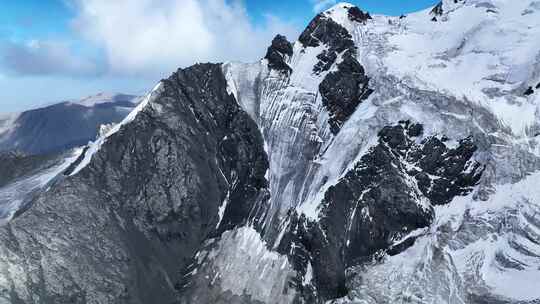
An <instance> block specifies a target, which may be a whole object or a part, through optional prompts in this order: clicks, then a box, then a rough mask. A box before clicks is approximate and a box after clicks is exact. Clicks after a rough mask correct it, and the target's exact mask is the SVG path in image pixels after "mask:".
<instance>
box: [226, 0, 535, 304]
mask: <svg viewBox="0 0 540 304" xmlns="http://www.w3.org/2000/svg"><path fill="white" fill-rule="evenodd" d="M347 7H349V5H348V4H338V5H336V6H335V7H334V8H332V9H330V10H328V11H327V12H325V13H324V14H325V16H327V17H329V18H332V19H333V20H335V21H336V22H338V23H340V24H342V25H343V26H344V27H345V28H346V29H347V30H348V31H349V33H350V34H351V35H352V37H353V40H354V42H355V44H356V46H357V47H358V60H359V61H360V62H361V64H362V65H363V66H364V67H365V69H366V72H367V74H368V76H369V77H370V78H371V81H370V87H371V88H372V89H374V91H375V92H374V93H373V94H372V95H371V96H370V98H369V99H368V100H366V101H364V102H363V103H362V104H361V105H360V106H358V108H357V109H356V112H355V113H354V114H353V115H352V116H351V117H350V118H349V120H348V121H347V122H346V123H345V124H344V126H343V127H342V129H341V131H340V132H339V133H338V134H337V135H336V136H332V135H331V134H330V132H329V130H328V123H327V119H328V114H327V112H326V111H325V109H324V107H323V106H322V102H321V98H320V96H319V94H318V85H319V84H320V82H321V81H322V79H324V76H325V74H324V73H323V74H321V75H314V74H313V72H312V71H313V65H314V64H315V63H316V62H317V59H316V55H318V54H319V53H320V52H321V51H322V50H323V49H324V46H321V47H318V48H303V47H302V46H301V44H300V43H299V42H297V43H295V45H294V54H293V55H292V56H291V58H288V63H289V65H290V66H291V68H292V70H293V72H292V74H291V76H290V80H287V79H286V78H284V77H283V76H280V75H279V73H277V72H275V71H268V69H267V67H266V64H267V62H266V61H265V60H263V61H261V62H260V63H256V64H238V63H228V64H225V65H224V71H225V74H226V77H227V80H228V84H229V90H230V92H231V93H233V94H234V95H235V96H236V97H237V100H238V101H239V103H240V104H241V105H242V106H243V107H244V109H245V110H246V111H248V112H249V113H250V115H251V116H252V117H254V119H255V120H256V121H257V123H258V124H259V126H260V128H261V130H262V133H263V136H264V139H265V145H266V150H267V153H268V156H269V160H270V169H269V172H268V175H267V178H268V179H269V182H270V191H271V201H270V204H271V206H272V208H271V213H272V214H275V215H276V216H277V217H278V218H280V219H282V220H285V218H286V217H285V216H284V213H285V212H286V211H287V210H288V208H295V209H296V210H297V211H298V212H301V213H303V214H305V215H306V216H307V217H308V218H311V219H313V220H316V219H317V218H318V216H319V206H320V204H321V201H322V199H323V198H324V193H325V192H326V190H327V189H328V187H330V186H331V185H334V184H336V183H337V181H338V180H339V178H340V177H342V176H343V175H344V174H345V173H346V172H347V170H348V169H350V168H352V167H353V166H354V164H355V163H356V161H357V160H359V158H360V157H362V156H363V155H364V154H365V153H366V152H367V151H368V149H369V148H370V147H371V146H373V145H374V144H375V143H376V142H377V136H376V134H377V132H378V131H379V130H380V129H381V128H382V127H384V126H386V125H393V124H395V123H396V122H397V121H399V120H403V119H409V120H413V121H417V122H420V123H422V124H423V125H424V127H425V136H430V135H446V136H448V137H449V138H450V139H451V140H453V142H455V140H458V139H460V138H464V137H467V136H469V135H473V136H474V138H475V141H476V143H477V145H478V148H479V150H478V152H477V153H476V155H475V158H476V160H478V161H480V162H481V163H483V164H485V165H486V170H485V172H484V174H483V178H482V181H481V183H480V185H479V186H478V187H477V189H476V190H475V191H474V193H472V194H471V195H469V196H467V197H458V198H456V199H455V200H454V201H453V202H451V204H450V205H449V206H445V207H436V209H435V211H436V219H435V222H434V224H433V226H432V227H431V228H430V230H428V231H419V232H415V233H418V234H420V235H422V236H421V237H420V238H418V240H417V241H416V243H415V245H414V246H413V247H411V248H410V249H408V250H407V251H405V252H403V253H402V254H399V255H397V256H394V257H388V258H386V259H385V260H384V262H382V263H374V264H373V265H367V266H363V267H361V269H354V268H353V269H350V270H349V271H350V272H356V273H358V275H357V276H356V278H357V279H354V280H352V281H351V282H349V284H350V287H351V288H352V293H351V294H352V297H351V298H350V299H349V298H347V299H342V300H340V302H342V303H394V302H396V301H397V302H399V303H401V302H410V303H472V302H476V301H477V300H478V301H480V300H483V301H487V302H486V303H495V302H496V301H499V302H501V301H502V303H507V302H509V303H513V302H517V301H536V302H538V301H540V291H539V290H540V289H539V288H538V285H537V284H538V282H540V193H539V192H538V191H539V190H538V189H540V186H539V185H540V175H539V174H540V173H539V171H540V148H539V140H540V90H536V92H535V93H534V94H531V95H529V96H526V95H525V94H524V92H525V91H526V89H527V88H528V87H529V86H532V87H534V86H536V85H537V84H539V83H540V1H531V0H512V1H510V0H484V1H477V0H472V1H457V2H454V0H445V1H444V8H445V13H444V14H443V16H438V17H437V18H438V20H437V22H434V21H431V19H432V18H433V15H431V14H430V11H431V9H428V10H425V11H421V12H418V13H415V14H411V15H408V16H407V17H406V18H399V17H388V16H373V20H369V21H367V22H366V24H361V23H354V22H351V21H350V20H349V19H348V18H347V11H346V8H347ZM338 62H339V60H338ZM333 68H334V69H335V66H334V67H333ZM451 142H452V141H451ZM315 145H320V146H321V149H319V150H318V151H322V152H320V153H318V154H316V155H315V154H310V153H309V149H310V147H314V146H315ZM306 151H307V152H306ZM283 226H286V225H282V226H281V227H283ZM281 232H282V231H276V232H275V234H277V235H281V234H280V233H281ZM278 240H279V236H278ZM535 284H536V285H535ZM248 293H249V292H248ZM351 299H354V300H351ZM400 301H401V302H400ZM536 302H535V303H536ZM268 303H271V301H270V302H268Z"/></svg>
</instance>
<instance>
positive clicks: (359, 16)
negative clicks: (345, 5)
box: [348, 6, 371, 22]
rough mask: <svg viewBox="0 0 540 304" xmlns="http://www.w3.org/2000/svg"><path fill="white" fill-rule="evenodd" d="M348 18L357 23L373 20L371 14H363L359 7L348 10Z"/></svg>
mask: <svg viewBox="0 0 540 304" xmlns="http://www.w3.org/2000/svg"><path fill="white" fill-rule="evenodd" d="M348 13H349V14H348V17H349V20H351V21H356V22H366V21H368V20H369V19H371V16H370V15H369V13H365V12H363V11H362V10H361V9H359V8H358V7H357V6H352V7H350V8H349V10H348Z"/></svg>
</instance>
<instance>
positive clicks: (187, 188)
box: [0, 64, 267, 303]
mask: <svg viewBox="0 0 540 304" xmlns="http://www.w3.org/2000/svg"><path fill="white" fill-rule="evenodd" d="M156 94H157V95H156V96H155V99H154V100H153V101H152V102H151V104H149V105H148V106H147V107H145V108H144V109H143V111H142V112H140V113H139V114H138V115H137V117H136V119H135V120H134V121H133V122H132V123H129V124H127V125H125V126H123V127H122V128H121V129H120V131H119V132H118V133H116V134H114V135H112V136H111V137H110V138H108V140H107V142H106V143H105V144H104V145H103V146H102V147H101V149H100V150H99V151H98V152H97V153H96V154H95V155H94V157H93V159H92V162H91V163H90V164H89V165H88V166H87V167H85V168H84V169H83V170H82V171H81V172H80V173H79V174H77V175H76V176H73V177H68V178H66V179H64V180H63V181H60V182H59V183H57V184H56V185H55V186H54V187H53V189H52V190H51V191H49V192H47V193H46V195H44V196H42V197H40V198H39V199H38V200H37V201H36V202H35V203H34V205H33V206H32V207H31V208H30V209H29V210H28V211H27V212H26V213H24V214H23V215H21V216H20V217H19V218H17V219H15V220H14V221H13V222H12V223H10V224H8V225H7V226H5V227H1V230H0V239H1V241H2V244H3V249H2V250H4V252H9V255H11V256H14V257H16V258H17V259H18V265H21V267H22V268H21V272H22V273H26V277H25V279H24V280H25V283H24V284H23V285H24V288H25V289H24V291H23V292H20V290H15V289H13V290H4V291H2V292H1V294H0V296H2V297H3V298H4V299H8V300H9V301H11V302H12V303H36V302H39V303H95V302H96V301H97V302H99V303H173V302H175V301H176V299H177V296H178V294H177V291H176V287H175V285H174V284H175V282H178V281H179V280H180V274H181V273H182V271H183V269H184V268H185V267H187V266H188V263H189V261H190V260H191V258H192V257H193V255H194V254H195V252H196V251H197V249H198V248H199V247H200V246H201V245H202V243H203V242H204V240H206V239H207V238H208V237H210V236H215V235H218V234H219V233H218V231H224V230H226V229H230V228H233V227H235V226H237V225H240V224H242V223H244V222H245V221H246V219H247V218H248V214H249V211H250V210H251V207H252V205H253V204H254V202H255V200H256V199H257V198H258V197H259V195H260V193H261V192H264V189H265V185H266V181H265V179H264V173H265V172H266V169H267V160H266V155H265V153H264V150H263V144H262V138H261V135H260V133H259V131H258V130H257V127H256V125H255V123H254V122H253V121H252V120H251V119H250V118H249V116H248V115H247V114H246V113H245V112H243V111H242V110H241V109H240V108H239V106H238V104H237V103H236V101H235V99H234V97H232V96H231V95H229V94H228V93H227V90H226V82H225V79H224V76H223V74H222V71H221V68H220V65H212V64H205V65H197V66H193V67H191V68H188V69H186V70H179V71H178V72H177V73H175V74H173V75H172V76H171V77H170V78H168V79H166V80H163V81H162V87H161V88H160V89H159V92H158V93H156ZM224 201H227V204H226V205H225V206H224V205H223V202H224ZM220 207H222V208H224V210H223V211H222V212H221V218H220V211H219V209H220ZM216 227H217V228H218V229H217V230H216ZM53 239H54V240H55V242H54V244H55V245H54V246H55V247H54V248H50V247H48V246H49V245H48V244H49V240H53ZM4 256H5V255H4ZM12 275H13V274H11V275H10V274H9V273H5V274H4V277H5V278H6V279H8V280H16V279H18V278H16V277H13V276H12ZM52 277H54V279H52Z"/></svg>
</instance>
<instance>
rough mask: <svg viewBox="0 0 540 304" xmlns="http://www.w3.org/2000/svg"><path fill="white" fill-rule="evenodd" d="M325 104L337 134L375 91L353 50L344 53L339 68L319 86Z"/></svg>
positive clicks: (330, 121)
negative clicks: (370, 86) (357, 108)
mask: <svg viewBox="0 0 540 304" xmlns="http://www.w3.org/2000/svg"><path fill="white" fill-rule="evenodd" d="M319 92H320V93H321V96H322V101H323V105H324V106H325V107H326V109H327V110H328V112H329V114H330V119H329V120H328V123H329V124H330V129H331V131H332V133H334V134H337V133H338V132H339V130H340V129H341V126H342V125H343V124H344V123H345V121H347V119H348V118H349V117H350V116H351V115H352V114H353V113H354V111H355V110H356V107H357V106H358V105H359V104H360V103H361V102H362V101H363V100H365V99H367V98H368V97H369V95H370V94H371V93H372V92H373V90H371V89H370V88H369V78H368V77H367V76H366V74H365V71H364V68H363V67H362V65H360V63H358V61H357V60H356V58H354V54H353V53H352V51H347V52H346V53H345V54H344V55H343V61H342V62H341V63H339V64H338V70H337V71H336V72H331V73H329V74H328V75H326V77H325V78H324V80H323V81H322V83H321V84H320V86H319Z"/></svg>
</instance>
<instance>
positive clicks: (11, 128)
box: [0, 93, 139, 154]
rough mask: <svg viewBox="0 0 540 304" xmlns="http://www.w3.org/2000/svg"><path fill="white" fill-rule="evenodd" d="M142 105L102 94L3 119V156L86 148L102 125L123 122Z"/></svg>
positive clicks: (0, 137)
mask: <svg viewBox="0 0 540 304" xmlns="http://www.w3.org/2000/svg"><path fill="white" fill-rule="evenodd" d="M138 101H139V99H138V97H137V96H134V95H126V94H106V93H100V94H98V95H94V96H89V97H86V98H83V99H81V100H76V101H66V102H61V103H57V104H53V105H50V106H46V107H43V108H38V109H33V110H29V111H25V112H21V113H14V114H4V115H0V152H6V151H18V152H22V153H25V154H48V153H56V152H61V151H65V150H67V149H70V148H73V147H76V146H81V145H86V144H87V143H88V141H90V140H93V139H95V137H96V135H97V132H98V130H99V127H100V126H101V125H103V124H109V123H117V122H119V121H121V120H122V119H123V118H124V117H125V116H126V115H127V114H128V113H129V112H130V111H131V110H132V109H133V108H134V107H135V106H136V104H137V103H138Z"/></svg>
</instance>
